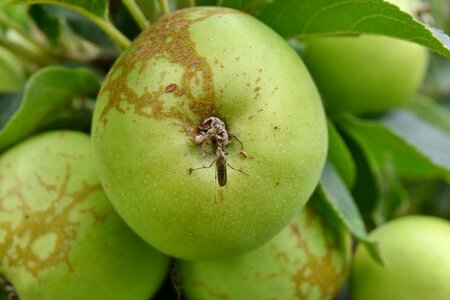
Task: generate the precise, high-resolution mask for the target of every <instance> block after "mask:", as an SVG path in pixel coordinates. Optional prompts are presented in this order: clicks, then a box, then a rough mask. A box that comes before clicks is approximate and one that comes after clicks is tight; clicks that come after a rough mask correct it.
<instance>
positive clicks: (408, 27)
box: [223, 0, 450, 57]
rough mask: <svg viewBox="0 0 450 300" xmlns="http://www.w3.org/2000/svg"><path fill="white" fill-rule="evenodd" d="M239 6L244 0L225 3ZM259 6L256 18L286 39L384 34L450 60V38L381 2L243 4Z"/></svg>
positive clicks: (342, 0) (336, 0)
mask: <svg viewBox="0 0 450 300" xmlns="http://www.w3.org/2000/svg"><path fill="white" fill-rule="evenodd" d="M223 2H224V4H225V5H233V6H236V5H237V4H238V3H239V2H241V1H223ZM249 2H251V3H255V5H253V4H252V7H255V6H256V5H259V7H258V8H257V9H258V10H257V11H256V12H254V11H253V10H252V9H250V11H252V12H253V13H254V14H255V15H256V17H258V18H259V19H260V20H262V21H263V22H264V23H266V24H267V25H269V26H270V27H272V28H273V29H274V30H275V31H277V32H278V33H280V34H281V35H282V36H284V37H287V38H293V37H297V38H300V39H305V38H309V37H317V36H330V35H358V34H381V35H386V36H391V37H395V38H399V39H404V40H408V41H412V42H415V43H418V44H421V45H423V46H426V47H428V48H430V49H433V50H434V51H436V52H438V53H440V54H442V55H445V56H448V57H450V37H448V36H447V35H446V34H445V33H443V32H442V31H441V30H439V29H435V28H432V27H429V26H427V25H424V24H422V23H420V22H419V21H417V20H415V19H413V17H412V16H411V15H409V14H408V13H405V12H402V11H400V10H399V8H398V7H397V6H395V5H393V4H390V3H387V2H384V1H382V0H304V1H298V0H272V1H242V3H241V4H240V7H244V6H245V5H248V3H249Z"/></svg>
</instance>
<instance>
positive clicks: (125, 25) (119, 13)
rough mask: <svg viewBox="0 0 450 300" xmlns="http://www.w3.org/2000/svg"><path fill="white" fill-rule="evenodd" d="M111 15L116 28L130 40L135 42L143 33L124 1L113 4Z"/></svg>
mask: <svg viewBox="0 0 450 300" xmlns="http://www.w3.org/2000/svg"><path fill="white" fill-rule="evenodd" d="M110 15H111V19H112V21H113V23H114V24H115V26H116V27H117V28H118V29H119V30H120V31H121V32H122V33H123V34H125V35H126V36H127V37H128V38H129V39H131V40H134V39H135V38H136V37H137V35H138V34H139V33H140V32H141V29H140V28H139V26H138V25H137V23H136V21H135V20H134V18H133V17H132V16H131V14H130V12H129V11H128V9H127V8H126V7H125V6H124V5H123V3H122V1H117V2H112V3H111V7H110Z"/></svg>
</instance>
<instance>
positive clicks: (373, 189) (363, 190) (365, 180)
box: [346, 138, 382, 225]
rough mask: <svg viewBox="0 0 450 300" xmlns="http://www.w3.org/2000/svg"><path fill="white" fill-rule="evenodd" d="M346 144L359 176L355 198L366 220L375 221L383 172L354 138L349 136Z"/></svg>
mask: <svg viewBox="0 0 450 300" xmlns="http://www.w3.org/2000/svg"><path fill="white" fill-rule="evenodd" d="M346 144H347V146H348V147H349V149H350V151H351V154H352V158H353V160H354V162H355V166H356V174H357V176H356V180H355V184H354V186H353V189H352V195H353V199H354V200H355V202H356V204H357V205H358V208H359V210H360V212H361V214H362V215H363V218H364V219H365V220H366V222H367V221H373V219H372V214H373V212H374V210H375V208H376V206H377V203H378V202H379V200H380V198H381V190H382V189H381V186H382V183H381V182H382V176H381V173H380V172H379V171H377V170H379V168H378V167H376V162H375V161H374V160H373V159H371V157H367V156H366V155H365V153H364V152H363V151H362V150H361V148H360V147H359V146H358V145H357V144H356V143H355V142H354V141H353V140H352V139H350V138H347V139H346ZM374 164H375V166H374ZM369 225H373V224H372V223H370V224H369Z"/></svg>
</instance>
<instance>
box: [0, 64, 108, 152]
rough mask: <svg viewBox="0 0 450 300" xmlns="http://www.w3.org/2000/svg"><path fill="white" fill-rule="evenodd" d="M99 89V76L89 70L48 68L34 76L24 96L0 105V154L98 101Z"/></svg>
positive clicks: (28, 83) (11, 98) (24, 91)
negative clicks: (81, 105)
mask: <svg viewBox="0 0 450 300" xmlns="http://www.w3.org/2000/svg"><path fill="white" fill-rule="evenodd" d="M99 88H100V82H99V79H98V77H97V76H96V75H95V74H94V73H93V72H92V71H90V70H88V69H68V68H64V67H48V68H45V69H41V70H40V71H39V72H37V73H35V74H33V76H31V77H30V79H29V80H28V82H27V84H26V85H25V88H24V90H23V91H22V95H23V96H22V97H20V96H16V97H9V98H7V99H4V100H6V101H1V102H0V103H1V105H0V109H1V110H0V111H1V112H2V114H0V120H1V123H0V126H1V127H0V151H2V150H5V149H6V148H7V147H9V146H11V145H13V144H14V143H16V142H18V141H20V140H22V139H23V138H26V137H27V136H29V135H31V134H33V133H35V132H37V131H39V130H41V129H42V128H46V127H48V126H49V124H51V123H52V122H55V121H59V120H61V118H66V117H67V115H68V114H69V113H70V112H71V111H74V110H76V109H77V107H74V106H76V105H78V104H79V102H80V101H83V99H86V98H95V97H96V94H97V92H98V90H99ZM3 106H4V107H3ZM61 116H64V117H61Z"/></svg>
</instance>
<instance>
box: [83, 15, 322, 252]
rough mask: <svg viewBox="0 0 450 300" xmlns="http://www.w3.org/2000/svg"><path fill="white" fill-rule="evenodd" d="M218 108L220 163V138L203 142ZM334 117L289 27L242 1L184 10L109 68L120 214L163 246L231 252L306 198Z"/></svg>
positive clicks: (100, 139)
mask: <svg viewBox="0 0 450 300" xmlns="http://www.w3.org/2000/svg"><path fill="white" fill-rule="evenodd" d="M209 117H216V118H219V119H220V120H222V121H224V122H225V127H226V130H227V132H228V135H229V142H230V144H228V145H227V146H226V149H225V150H226V151H223V152H224V153H227V154H226V155H222V156H223V157H221V160H220V161H219V160H217V162H216V159H217V156H216V155H217V154H220V153H219V151H217V152H216V148H219V146H218V145H215V144H214V143H208V141H205V142H204V143H202V144H196V143H195V142H194V141H195V140H196V136H198V134H199V126H200V125H201V124H202V123H203V121H204V120H205V119H207V118H209ZM325 123H326V122H325V116H324V111H323V107H322V104H321V101H320V97H319V94H318V92H317V90H316V87H315V86H314V83H313V81H312V79H311V77H310V75H309V73H308V71H307V69H306V68H305V67H304V65H303V63H302V61H301V60H300V58H299V56H298V55H297V54H296V53H295V51H294V50H293V49H291V47H290V46H289V45H288V44H287V43H286V42H285V41H284V40H283V39H282V38H281V37H280V36H278V35H277V34H276V33H275V32H273V31H272V30H271V29H270V28H268V27H267V26H265V25H264V24H263V23H261V22H259V21H258V20H256V19H255V18H253V17H251V16H249V15H247V14H244V13H242V12H239V11H236V10H231V9H226V8H206V7H200V8H192V9H184V10H179V11H176V12H173V13H171V14H169V15H168V16H165V17H163V18H161V19H160V20H159V21H158V22H156V23H155V24H153V26H152V27H151V28H149V29H148V30H147V31H144V32H143V33H142V34H141V35H140V36H139V37H138V38H137V39H136V40H135V41H134V42H133V44H132V45H131V47H130V48H129V49H128V51H126V53H124V54H123V55H122V56H121V57H120V58H119V60H118V61H117V62H116V64H115V65H114V66H113V68H112V70H111V71H110V73H109V74H108V76H107V77H106V79H105V82H104V85H103V87H102V89H101V91H100V94H99V97H98V101H97V104H96V107H95V112H94V119H93V127H92V134H93V149H94V154H95V165H96V168H97V171H98V173H99V176H100V179H101V181H102V183H103V185H104V187H105V191H106V194H107V195H108V196H109V198H110V199H111V202H112V203H113V205H114V206H115V208H116V209H117V211H118V212H119V214H120V215H121V216H122V217H123V218H124V220H125V221H126V222H127V223H128V224H129V225H130V226H131V227H132V228H133V229H134V230H135V231H136V232H137V233H138V234H139V235H140V236H141V237H142V238H144V239H145V240H146V241H147V242H148V243H150V244H151V245H153V246H154V247H155V248H156V249H158V250H160V251H162V252H165V253H167V254H170V255H172V256H176V257H180V258H185V259H218V258H224V257H229V256H233V255H239V254H242V253H243V252H245V251H249V250H252V249H256V248H257V247H259V246H261V245H262V244H263V243H265V242H266V241H268V240H269V239H270V238H272V237H273V236H274V235H275V234H276V233H278V232H279V231H280V230H281V229H282V228H283V227H284V226H285V225H286V224H287V223H288V222H289V219H291V218H292V217H293V216H294V214H295V212H297V211H298V210H299V209H300V208H301V207H302V206H303V205H304V204H305V202H306V201H307V199H308V198H309V196H310V195H311V193H312V192H313V190H314V188H315V186H316V184H317V182H318V179H319V176H320V173H321V170H322V168H323V165H324V160H325V156H326V152H327V131H326V124H325ZM238 140H239V141H240V142H239V141H238ZM215 141H216V142H217V140H215ZM209 142H211V140H209ZM213 142H214V141H213ZM241 145H242V147H243V150H242V151H241ZM205 149H206V150H205ZM222 150H223V149H222ZM224 159H225V160H226V163H224ZM215 162H216V163H215ZM202 166H204V167H206V168H203V169H198V170H195V171H193V172H192V169H195V168H200V167H202ZM208 166H211V167H209V168H208ZM216 166H217V169H218V173H219V174H218V175H219V176H218V178H217V179H216V177H217V173H216ZM224 168H226V169H227V172H228V176H227V181H226V183H225V184H223V179H224V177H223V171H224ZM188 170H190V171H189V172H188ZM219 180H220V181H219Z"/></svg>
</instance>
